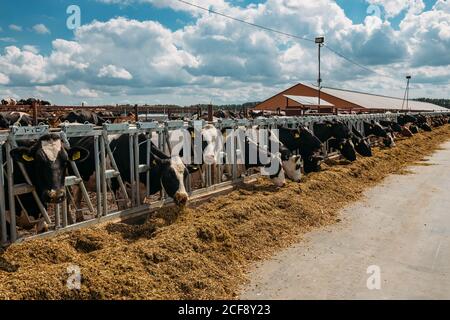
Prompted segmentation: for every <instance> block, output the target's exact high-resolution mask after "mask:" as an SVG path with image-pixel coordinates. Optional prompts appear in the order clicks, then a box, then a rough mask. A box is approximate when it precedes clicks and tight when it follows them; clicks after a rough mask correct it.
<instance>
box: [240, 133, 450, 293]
mask: <svg viewBox="0 0 450 320" xmlns="http://www.w3.org/2000/svg"><path fill="white" fill-rule="evenodd" d="M443 148H444V150H440V151H437V152H436V153H435V154H434V155H433V156H432V157H430V159H429V161H428V162H427V163H428V164H432V165H427V166H417V167H412V168H411V170H412V171H413V172H414V174H410V175H393V176H390V177H388V178H387V179H386V180H384V182H383V183H382V184H380V185H378V186H376V187H375V188H372V189H370V190H368V191H367V192H366V194H365V195H366V197H365V199H364V200H362V201H360V202H357V203H355V204H353V205H351V206H350V207H348V208H346V209H345V210H343V212H342V213H341V215H340V218H341V219H342V222H340V223H338V224H336V225H333V226H330V227H327V228H325V229H321V230H318V231H314V232H311V233H310V234H308V235H306V237H305V240H306V241H302V242H301V243H298V244H297V245H294V246H292V247H290V248H288V249H286V250H284V251H283V252H280V253H279V254H278V255H277V256H275V257H273V258H272V259H271V260H269V261H265V262H262V263H260V264H258V265H257V266H255V270H253V271H252V272H251V274H250V279H251V283H250V284H249V285H248V286H247V287H245V288H244V289H243V291H242V294H241V299H450V142H448V143H446V144H444V145H443ZM369 288H370V289H369Z"/></svg>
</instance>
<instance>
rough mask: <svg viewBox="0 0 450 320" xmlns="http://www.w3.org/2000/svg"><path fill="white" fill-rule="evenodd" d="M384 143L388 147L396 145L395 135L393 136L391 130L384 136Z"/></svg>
mask: <svg viewBox="0 0 450 320" xmlns="http://www.w3.org/2000/svg"><path fill="white" fill-rule="evenodd" d="M383 144H384V145H385V146H386V147H388V148H392V147H395V141H394V137H393V136H392V134H391V133H390V132H388V133H387V134H386V137H385V138H383Z"/></svg>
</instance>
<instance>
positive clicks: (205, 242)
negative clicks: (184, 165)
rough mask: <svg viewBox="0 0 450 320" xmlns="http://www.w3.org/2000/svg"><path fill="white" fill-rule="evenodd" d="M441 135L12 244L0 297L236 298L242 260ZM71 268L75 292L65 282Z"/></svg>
mask: <svg viewBox="0 0 450 320" xmlns="http://www.w3.org/2000/svg"><path fill="white" fill-rule="evenodd" d="M447 139H450V126H446V127H441V128H439V129H435V130H434V131H433V132H430V133H421V134H417V135H415V136H414V137H413V138H410V139H405V140H401V141H398V143H397V147H396V148H393V149H376V150H375V151H374V156H373V157H372V158H358V161H356V162H354V163H351V164H350V163H347V162H345V161H330V162H328V164H324V165H323V170H322V171H321V172H319V173H314V174H310V175H308V176H305V177H304V178H302V182H301V183H289V184H288V185H287V186H286V187H284V188H281V189H276V188H274V187H273V186H272V185H271V184H270V182H268V181H267V180H265V179H259V180H258V181H257V182H256V183H253V184H248V185H242V186H240V187H239V188H237V189H236V190H235V191H232V192H231V193H230V194H227V195H225V196H217V197H214V198H212V199H210V200H209V201H207V202H205V203H203V204H200V205H199V206H197V207H195V208H189V207H188V208H186V209H184V210H183V211H177V210H176V209H161V210H160V211H158V212H156V213H153V214H152V215H150V216H149V217H148V218H147V220H146V222H145V223H143V224H140V225H128V224H124V223H118V224H106V225H101V226H97V227H93V228H89V229H83V230H78V231H74V232H70V233H66V234H62V235H59V236H56V237H54V238H51V239H37V240H32V241H27V242H25V243H21V244H15V245H12V246H11V247H9V248H8V249H7V250H5V251H3V252H0V299H218V298H226V299H229V298H236V297H237V293H238V292H239V287H240V286H241V285H242V284H243V283H245V280H246V276H245V274H246V271H247V270H248V268H249V266H250V264H251V263H253V262H255V261H257V260H261V259H264V258H266V257H269V256H270V255H271V254H273V253H274V252H275V251H276V250H279V249H280V248H283V247H286V246H288V245H289V244H292V243H293V242H295V241H299V240H300V239H301V236H302V235H303V234H304V233H306V232H307V231H309V230H311V229H312V228H317V227H321V226H324V225H328V224H332V223H335V222H336V221H339V217H338V212H339V210H340V209H341V208H343V207H344V206H345V205H347V204H348V203H350V202H352V201H355V200H357V199H358V198H360V197H361V195H362V191H363V190H364V189H366V188H367V187H370V186H371V185H374V184H376V183H377V182H379V181H380V180H382V179H383V178H384V177H386V176H387V175H389V174H391V173H406V172H405V171H404V168H405V167H406V166H407V165H409V164H413V163H417V161H421V160H422V159H423V157H425V156H427V155H429V154H431V153H432V152H433V151H434V150H436V149H437V148H438V147H439V145H440V144H441V143H442V142H444V141H445V140H447ZM0 250H1V249H0ZM73 265H76V266H78V267H79V268H80V271H81V289H80V290H70V289H68V287H67V285H66V281H67V279H68V276H69V273H68V267H70V266H73Z"/></svg>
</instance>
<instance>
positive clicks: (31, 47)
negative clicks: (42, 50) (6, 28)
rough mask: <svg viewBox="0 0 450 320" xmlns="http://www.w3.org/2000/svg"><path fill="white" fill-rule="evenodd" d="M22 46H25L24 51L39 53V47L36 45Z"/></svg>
mask: <svg viewBox="0 0 450 320" xmlns="http://www.w3.org/2000/svg"><path fill="white" fill-rule="evenodd" d="M22 48H23V50H24V51H29V52H32V53H34V54H38V53H39V49H38V48H37V47H36V46H32V45H24V46H23V47H22Z"/></svg>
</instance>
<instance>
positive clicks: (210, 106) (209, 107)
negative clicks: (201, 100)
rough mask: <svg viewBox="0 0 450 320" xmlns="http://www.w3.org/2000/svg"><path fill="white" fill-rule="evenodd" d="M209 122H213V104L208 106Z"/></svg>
mask: <svg viewBox="0 0 450 320" xmlns="http://www.w3.org/2000/svg"><path fill="white" fill-rule="evenodd" d="M208 121H209V122H212V121H213V106H212V104H209V105H208Z"/></svg>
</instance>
